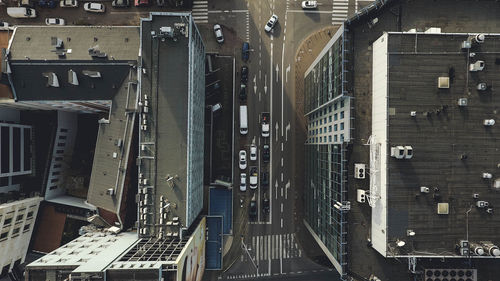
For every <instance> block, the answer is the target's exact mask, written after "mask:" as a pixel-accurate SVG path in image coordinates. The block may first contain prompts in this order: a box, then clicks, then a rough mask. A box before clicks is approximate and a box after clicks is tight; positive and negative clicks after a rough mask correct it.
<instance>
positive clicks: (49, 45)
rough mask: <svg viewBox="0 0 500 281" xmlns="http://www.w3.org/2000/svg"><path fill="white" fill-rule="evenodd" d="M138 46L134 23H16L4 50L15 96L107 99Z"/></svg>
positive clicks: (121, 77) (48, 98) (132, 61)
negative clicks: (57, 25) (6, 49)
mask: <svg viewBox="0 0 500 281" xmlns="http://www.w3.org/2000/svg"><path fill="white" fill-rule="evenodd" d="M90 48H92V49H90ZM92 50H93V51H92ZM138 51H139V27H111V26H108V27H92V26H86V27H79V26H78V27H77V26H67V27H66V26H65V27H46V26H43V27H42V26H20V27H17V28H16V29H15V31H14V34H13V36H12V38H11V41H10V44H9V56H8V58H9V61H8V63H9V66H10V69H11V72H12V73H11V74H10V76H11V84H12V87H13V89H14V97H15V99H16V100H20V101H29V100H81V101H92V100H110V99H112V98H113V96H114V95H115V94H116V92H117V91H118V89H119V88H120V86H121V84H122V83H123V81H124V79H125V77H126V75H127V74H128V73H129V64H135V63H136V61H137V55H138Z"/></svg>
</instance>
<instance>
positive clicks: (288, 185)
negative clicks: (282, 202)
mask: <svg viewBox="0 0 500 281" xmlns="http://www.w3.org/2000/svg"><path fill="white" fill-rule="evenodd" d="M289 188H290V180H288V182H287V183H286V185H285V199H288V189H289Z"/></svg>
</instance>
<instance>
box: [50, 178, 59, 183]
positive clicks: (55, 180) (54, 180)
mask: <svg viewBox="0 0 500 281" xmlns="http://www.w3.org/2000/svg"><path fill="white" fill-rule="evenodd" d="M58 181H59V179H51V180H50V182H51V183H55V182H58Z"/></svg>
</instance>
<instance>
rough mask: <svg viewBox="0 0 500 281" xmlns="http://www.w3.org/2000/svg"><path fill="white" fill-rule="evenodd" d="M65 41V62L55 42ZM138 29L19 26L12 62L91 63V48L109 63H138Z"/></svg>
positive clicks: (12, 43) (135, 27) (11, 51)
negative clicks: (134, 61)
mask: <svg viewBox="0 0 500 281" xmlns="http://www.w3.org/2000/svg"><path fill="white" fill-rule="evenodd" d="M53 37H56V38H59V39H60V40H62V42H63V47H64V49H66V50H67V52H66V56H65V58H60V57H59V56H58V55H57V53H56V52H55V51H54V50H55V49H56V48H55V47H54V46H53V42H52V41H53V40H52V38H53ZM139 43H140V41H139V27H138V26H18V27H16V29H15V31H14V35H13V39H12V41H11V43H10V59H11V60H16V61H17V60H24V61H26V60H49V61H51V60H62V61H75V60H78V61H87V60H92V57H91V56H90V55H89V48H94V49H96V50H99V51H100V52H103V53H106V55H107V58H108V59H110V60H117V61H123V60H125V61H127V60H137V55H138V50H139Z"/></svg>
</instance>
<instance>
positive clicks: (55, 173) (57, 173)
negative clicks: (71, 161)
mask: <svg viewBox="0 0 500 281" xmlns="http://www.w3.org/2000/svg"><path fill="white" fill-rule="evenodd" d="M60 173H61V172H59V171H55V172H52V175H53V176H57V175H59V174H60Z"/></svg>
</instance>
